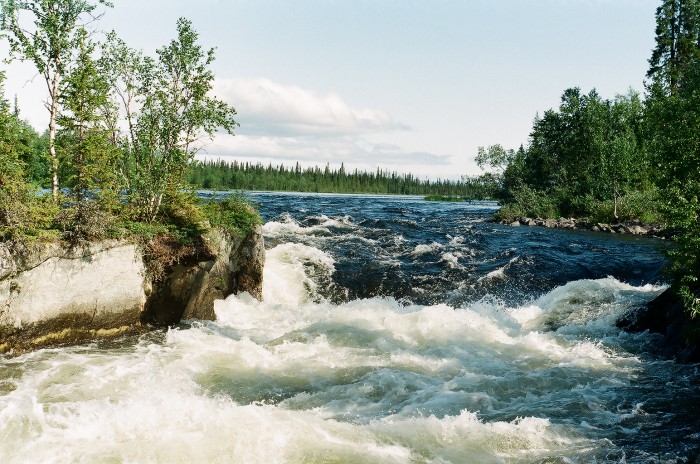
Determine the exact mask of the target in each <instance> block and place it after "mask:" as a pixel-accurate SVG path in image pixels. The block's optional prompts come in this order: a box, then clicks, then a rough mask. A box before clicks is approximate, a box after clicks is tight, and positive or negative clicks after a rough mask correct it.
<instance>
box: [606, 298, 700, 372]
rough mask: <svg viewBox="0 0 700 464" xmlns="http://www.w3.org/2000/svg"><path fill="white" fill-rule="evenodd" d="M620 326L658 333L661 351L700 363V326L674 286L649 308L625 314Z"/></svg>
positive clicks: (627, 329) (663, 354)
mask: <svg viewBox="0 0 700 464" xmlns="http://www.w3.org/2000/svg"><path fill="white" fill-rule="evenodd" d="M617 326H618V327H619V328H621V329H624V330H626V331H629V332H645V331H649V332H650V333H656V334H660V335H662V336H663V338H661V339H660V340H659V342H658V345H657V349H658V354H660V355H662V356H664V357H668V358H674V359H676V360H678V361H679V362H684V363H691V362H700V345H699V342H700V340H699V339H698V336H699V335H700V333H699V331H700V327H699V324H698V320H696V319H693V318H692V317H691V316H690V314H689V313H688V311H686V310H685V309H684V307H683V302H682V301H681V299H680V298H679V297H678V296H676V294H675V293H674V292H673V290H671V289H670V288H669V289H667V290H666V291H664V292H663V293H662V294H661V295H659V296H658V297H656V298H655V299H653V300H652V301H650V302H649V303H647V305H646V306H645V307H642V308H639V309H637V310H636V311H632V312H631V313H629V314H627V315H625V316H624V317H623V318H622V319H620V320H619V321H618V322H617Z"/></svg>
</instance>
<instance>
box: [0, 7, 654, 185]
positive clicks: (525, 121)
mask: <svg viewBox="0 0 700 464" xmlns="http://www.w3.org/2000/svg"><path fill="white" fill-rule="evenodd" d="M113 3H114V8H111V9H107V10H106V11H105V14H104V16H103V17H102V19H101V20H100V21H99V23H98V24H97V27H98V28H99V29H103V30H112V29H114V30H116V32H117V34H118V35H120V36H121V37H122V38H123V39H124V40H125V41H126V42H127V43H128V44H129V45H130V46H131V47H132V48H136V49H143V50H144V52H145V53H147V54H155V50H156V49H158V48H160V47H161V46H163V45H165V44H167V43H168V42H169V41H170V40H171V39H173V38H174V37H175V23H176V20H177V18H179V17H186V18H188V19H190V20H191V21H192V23H193V27H194V28H195V30H197V31H198V32H199V34H200V43H201V44H202V45H203V46H205V47H207V48H209V47H215V48H216V61H215V62H214V64H213V71H214V73H215V75H216V83H215V86H214V93H215V95H216V96H217V97H219V98H221V99H223V100H225V101H227V102H228V103H230V104H231V105H233V106H234V107H235V108H236V110H237V112H238V118H237V119H238V122H239V123H240V127H239V128H238V129H237V130H236V132H235V136H230V135H228V134H218V135H217V136H216V137H215V139H214V140H213V141H211V142H210V143H209V144H207V145H206V146H205V148H204V150H203V151H202V152H201V153H200V155H198V156H199V157H200V158H219V157H221V158H223V159H226V160H231V161H232V160H234V159H235V160H238V161H239V162H241V161H243V162H245V161H247V162H253V163H255V162H262V163H264V164H268V163H270V162H272V163H273V164H279V163H284V164H285V165H286V166H290V165H294V164H295V163H296V162H299V163H300V164H301V165H302V166H314V165H318V166H325V165H326V163H329V164H330V165H331V166H332V167H338V166H340V163H341V162H342V163H344V165H345V168H346V169H356V168H357V169H360V170H370V171H375V170H376V169H377V168H378V167H379V168H381V169H387V170H390V171H397V172H401V173H409V172H410V173H413V174H415V175H417V176H419V177H421V178H430V179H437V178H442V179H458V178H460V176H462V175H477V174H479V173H480V172H481V171H480V170H479V168H478V167H477V166H476V164H475V162H474V157H475V156H476V153H477V149H478V147H479V146H488V145H492V144H497V143H498V144H501V145H503V146H504V147H506V148H517V147H518V146H520V145H521V144H527V140H528V134H529V132H530V130H531V128H532V121H533V119H534V117H535V116H536V114H538V113H539V114H541V113H543V112H544V111H546V110H547V109H550V108H556V107H557V106H558V104H559V99H560V96H561V94H562V93H563V91H564V90H565V89H567V88H569V87H580V88H581V89H582V90H583V91H584V92H588V91H590V90H591V89H593V88H596V89H597V91H598V93H599V94H600V95H601V96H602V97H603V98H614V96H615V95H616V94H620V93H626V92H627V91H628V90H629V89H630V88H632V89H635V90H638V91H640V92H643V89H644V87H643V84H644V77H645V73H646V71H647V68H648V62H647V60H648V59H649V56H650V55H651V50H652V48H653V46H654V27H655V23H654V12H655V10H656V7H657V6H658V4H659V0H461V1H458V0H421V1H418V0H294V1H291V0H246V1H244V0H198V1H192V0H113ZM6 54H7V47H6V45H5V44H4V43H3V44H0V56H2V55H6ZM0 68H4V69H5V70H6V72H7V77H8V80H7V82H6V83H5V93H6V95H7V97H8V98H10V99H13V98H14V96H15V95H16V96H17V98H18V101H19V106H20V109H21V110H22V117H23V118H25V119H27V120H28V121H29V122H30V123H31V124H32V125H34V126H35V127H36V128H37V129H39V130H42V131H43V130H44V128H45V127H47V125H48V112H47V111H46V109H45V108H44V107H43V105H42V101H43V100H45V98H46V95H45V93H46V91H45V86H44V84H43V83H42V82H41V78H40V77H35V78H34V79H33V80H31V79H32V77H33V76H35V74H36V71H34V70H33V68H32V67H31V65H29V64H27V63H21V64H20V63H12V64H9V65H7V64H0Z"/></svg>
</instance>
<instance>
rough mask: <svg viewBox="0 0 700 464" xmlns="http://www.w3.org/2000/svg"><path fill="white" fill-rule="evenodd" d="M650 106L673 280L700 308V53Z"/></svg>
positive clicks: (693, 306) (694, 309)
mask: <svg viewBox="0 0 700 464" xmlns="http://www.w3.org/2000/svg"><path fill="white" fill-rule="evenodd" d="M652 92H653V90H652ZM648 106H649V111H648V119H649V127H650V137H651V141H650V145H651V148H652V150H653V152H654V154H655V158H654V162H655V164H656V165H657V166H658V167H659V170H658V178H657V181H658V184H659V186H660V188H661V192H662V201H663V203H662V208H663V212H664V215H665V217H666V219H667V220H668V223H669V225H670V226H671V227H672V228H673V230H674V231H675V245H676V246H675V248H674V249H673V250H672V251H671V254H670V257H671V260H672V272H673V273H674V275H675V277H676V280H675V283H674V285H675V286H676V288H677V290H678V293H679V295H681V296H682V297H683V299H684V301H685V302H686V307H688V308H689V309H690V310H691V311H692V312H693V313H694V314H700V281H699V279H700V132H699V131H698V127H700V59H699V60H696V61H693V62H691V63H688V65H687V68H686V69H685V73H684V75H683V76H682V77H681V78H680V80H679V82H678V88H677V90H676V92H674V93H672V94H670V95H665V94H663V93H658V92H657V93H652V95H651V97H650V99H649V105H648Z"/></svg>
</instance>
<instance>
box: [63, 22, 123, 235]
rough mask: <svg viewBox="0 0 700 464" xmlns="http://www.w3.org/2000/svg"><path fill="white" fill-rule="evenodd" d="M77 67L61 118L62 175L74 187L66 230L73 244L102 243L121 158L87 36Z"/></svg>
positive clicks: (66, 87) (105, 86)
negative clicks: (112, 137) (114, 143)
mask: <svg viewBox="0 0 700 464" xmlns="http://www.w3.org/2000/svg"><path fill="white" fill-rule="evenodd" d="M77 41H78V46H79V48H80V50H79V53H78V57H77V58H76V63H75V66H74V68H73V69H72V70H71V73H70V74H69V75H68V76H67V77H66V79H65V81H64V83H63V86H62V92H61V98H60V102H61V105H62V108H63V111H62V113H61V115H60V116H59V118H58V123H59V125H60V126H61V131H60V133H59V134H60V138H59V140H60V147H61V151H62V152H64V153H65V156H64V163H63V165H64V171H65V173H66V183H67V184H68V185H70V187H71V188H70V194H69V197H68V200H69V207H68V208H67V210H66V211H65V214H64V215H62V221H61V224H62V227H63V228H64V230H65V231H66V236H67V237H70V239H71V241H72V242H74V243H75V242H79V241H82V240H89V239H94V238H100V237H102V236H103V235H104V234H106V233H107V232H108V231H109V230H110V224H111V223H113V222H114V221H113V220H112V217H111V214H110V212H113V211H116V210H117V208H118V205H119V199H118V195H117V189H118V185H117V183H116V175H115V171H116V170H115V167H116V165H117V157H118V155H119V152H118V151H117V149H116V147H115V146H114V145H113V144H112V143H111V140H110V131H109V128H110V126H111V121H110V120H109V117H108V116H107V117H106V116H105V115H109V112H106V111H104V109H105V108H109V106H110V102H109V98H108V94H109V83H108V82H107V80H106V79H105V78H104V77H103V75H102V74H100V72H99V70H98V68H97V64H96V62H95V61H94V60H93V59H92V56H91V55H92V53H93V51H94V46H93V45H92V44H91V43H90V42H89V39H88V37H87V32H86V31H85V30H82V31H79V33H78V39H77Z"/></svg>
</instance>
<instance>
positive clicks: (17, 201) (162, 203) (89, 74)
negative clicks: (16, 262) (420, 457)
mask: <svg viewBox="0 0 700 464" xmlns="http://www.w3.org/2000/svg"><path fill="white" fill-rule="evenodd" d="M111 6H112V5H111V4H110V2H108V1H107V0H25V1H21V0H0V39H3V40H4V41H5V42H6V43H7V45H8V46H9V50H10V57H9V58H10V59H14V60H22V61H27V62H29V63H32V64H33V65H34V66H35V68H36V70H37V73H38V76H40V78H41V79H42V80H43V81H44V83H45V84H46V89H47V95H46V109H47V110H48V114H47V116H48V120H49V123H48V127H47V129H46V132H45V133H44V134H41V135H39V134H37V133H36V132H35V131H34V130H33V129H32V128H31V127H29V126H28V124H26V123H25V122H23V121H22V120H21V117H20V110H19V108H18V105H17V102H16V101H15V104H14V107H12V105H10V103H9V102H8V101H7V100H6V99H4V98H1V99H0V239H2V240H4V241H6V242H12V243H20V242H23V241H26V240H27V239H32V238H37V237H39V238H40V237H42V236H45V235H47V234H48V235H51V234H53V235H60V236H62V237H63V238H68V239H70V240H71V241H73V242H79V241H81V240H89V239H91V238H98V237H102V236H105V235H106V236H109V235H110V234H119V233H120V232H119V230H123V229H124V227H127V228H128V227H133V228H140V227H141V228H142V226H138V225H136V226H135V225H134V224H136V223H141V224H165V225H168V224H169V225H172V224H174V223H182V222H183V221H184V222H188V221H189V222H190V223H196V222H197V221H198V215H201V214H202V210H201V208H200V209H198V206H197V205H196V203H197V201H196V200H195V199H194V197H193V196H188V195H187V194H185V193H183V191H184V187H185V186H186V181H185V174H186V171H187V168H188V166H189V164H190V163H191V162H192V160H193V159H194V156H195V154H196V152H197V151H198V150H199V149H200V148H201V146H202V144H203V143H204V142H205V141H206V140H207V139H208V138H211V137H212V136H213V134H214V132H215V131H217V130H220V129H223V130H225V131H227V132H228V133H233V130H234V128H235V127H236V126H237V123H236V121H235V120H234V116H235V115H236V111H235V109H234V108H233V107H231V106H229V105H228V104H226V103H225V102H223V101H221V100H219V99H217V98H215V97H212V96H211V95H210V91H211V89H212V83H213V80H214V75H213V73H212V71H211V65H212V63H213V61H214V50H213V49H205V48H203V47H202V46H201V45H200V44H199V43H198V34H197V32H196V31H195V30H194V28H193V27H192V23H191V22H190V21H189V20H187V19H184V18H181V19H179V20H178V21H177V24H176V37H175V38H174V39H173V40H171V41H170V43H168V44H166V45H164V46H163V47H161V48H159V49H158V50H157V51H156V54H155V56H148V55H145V54H144V53H143V52H142V51H139V50H136V49H133V48H130V47H129V46H128V45H127V44H126V43H125V42H124V41H123V40H122V39H120V38H119V37H118V35H117V34H116V33H115V32H111V33H108V34H106V35H105V36H104V37H103V39H102V40H97V37H98V34H97V33H96V32H95V31H94V30H93V29H92V27H93V26H94V24H95V23H96V22H97V21H98V20H99V19H100V18H101V16H102V15H103V14H104V13H105V11H106V9H107V8H110V7H111ZM103 10H104V11H103ZM100 37H102V36H100ZM3 81H4V74H2V73H0V90H2V83H3ZM2 94H3V92H0V95H2ZM37 186H42V187H47V188H49V189H50V191H51V195H50V197H49V198H46V197H43V196H41V195H38V194H37V193H36V190H35V188H36V187H37ZM188 217H189V219H188Z"/></svg>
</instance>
